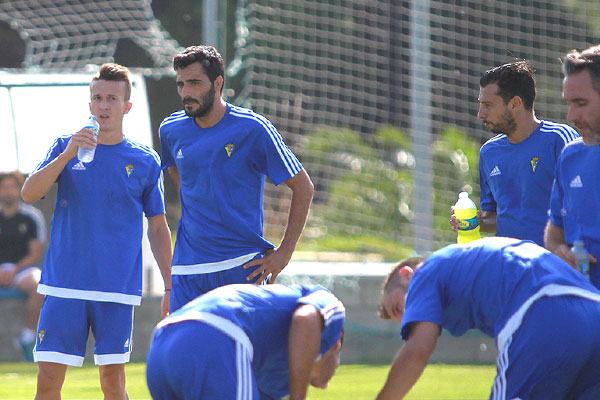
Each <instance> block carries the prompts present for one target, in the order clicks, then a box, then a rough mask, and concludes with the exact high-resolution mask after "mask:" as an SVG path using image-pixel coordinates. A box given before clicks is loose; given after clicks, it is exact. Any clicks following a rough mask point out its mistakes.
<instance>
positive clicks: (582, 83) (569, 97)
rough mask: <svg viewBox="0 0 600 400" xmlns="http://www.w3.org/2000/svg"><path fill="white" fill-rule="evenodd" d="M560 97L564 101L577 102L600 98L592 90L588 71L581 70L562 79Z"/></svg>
mask: <svg viewBox="0 0 600 400" xmlns="http://www.w3.org/2000/svg"><path fill="white" fill-rule="evenodd" d="M562 96H563V99H565V100H566V101H577V100H583V99H594V98H596V97H600V94H599V93H598V92H597V91H596V90H595V89H594V85H593V82H592V78H591V76H590V73H589V71H587V70H583V71H581V72H578V73H576V74H571V75H568V76H566V77H565V78H564V79H563V93H562Z"/></svg>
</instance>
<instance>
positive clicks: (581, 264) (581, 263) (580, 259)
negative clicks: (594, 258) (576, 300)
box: [571, 240, 590, 279]
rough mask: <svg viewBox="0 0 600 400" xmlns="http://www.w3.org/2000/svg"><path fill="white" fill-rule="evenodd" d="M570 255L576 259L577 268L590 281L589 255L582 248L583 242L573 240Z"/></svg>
mask: <svg viewBox="0 0 600 400" xmlns="http://www.w3.org/2000/svg"><path fill="white" fill-rule="evenodd" d="M571 253H573V255H575V258H576V259H577V268H579V271H581V273H582V274H583V275H584V276H585V277H586V278H588V279H590V253H589V252H588V251H587V249H586V248H585V246H584V243H583V240H575V241H574V242H573V247H572V248H571Z"/></svg>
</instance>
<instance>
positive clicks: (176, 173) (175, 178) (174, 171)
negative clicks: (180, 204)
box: [167, 165, 180, 193]
mask: <svg viewBox="0 0 600 400" xmlns="http://www.w3.org/2000/svg"><path fill="white" fill-rule="evenodd" d="M167 171H169V176H170V177H171V179H173V182H174V183H175V187H176V188H177V193H179V189H180V179H179V170H178V169H177V166H175V165H171V166H170V167H169V168H167Z"/></svg>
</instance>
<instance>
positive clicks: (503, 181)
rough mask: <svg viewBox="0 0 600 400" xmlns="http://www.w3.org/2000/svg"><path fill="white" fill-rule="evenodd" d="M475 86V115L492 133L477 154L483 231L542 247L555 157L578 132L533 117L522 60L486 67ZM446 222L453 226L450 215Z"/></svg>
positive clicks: (530, 83) (531, 88)
mask: <svg viewBox="0 0 600 400" xmlns="http://www.w3.org/2000/svg"><path fill="white" fill-rule="evenodd" d="M479 85H480V90H479V112H478V114H477V116H478V117H479V118H481V119H482V120H483V123H484V124H485V126H486V128H488V129H489V130H490V131H492V132H493V133H495V134H496V136H494V137H493V138H491V139H490V140H488V141H487V142H486V143H485V144H484V145H483V146H482V147H481V151H480V153H479V185H480V189H481V195H480V203H481V211H482V212H481V214H479V216H478V219H479V224H480V227H481V231H482V232H491V233H495V234H496V236H507V237H513V238H517V239H527V240H532V241H534V242H535V243H537V244H539V245H540V246H543V245H544V226H545V225H546V221H547V219H548V205H549V203H550V191H551V189H552V182H553V180H554V169H555V166H556V161H557V160H558V156H559V154H560V152H561V151H562V149H563V147H564V146H565V145H566V144H567V143H569V142H570V141H572V140H573V139H575V138H576V137H577V132H575V130H573V128H571V127H570V126H568V125H562V124H557V123H555V122H550V121H540V120H539V119H537V118H536V116H535V111H534V107H533V103H534V100H535V80H534V77H533V72H532V71H531V68H530V67H529V65H528V63H527V62H526V61H519V62H514V63H510V64H505V65H501V66H499V67H495V68H492V69H490V70H488V71H485V72H484V73H483V75H482V76H481V79H480V80H479ZM450 225H451V226H452V229H453V230H454V231H456V230H457V228H458V224H457V220H456V217H455V216H454V215H452V216H451V218H450Z"/></svg>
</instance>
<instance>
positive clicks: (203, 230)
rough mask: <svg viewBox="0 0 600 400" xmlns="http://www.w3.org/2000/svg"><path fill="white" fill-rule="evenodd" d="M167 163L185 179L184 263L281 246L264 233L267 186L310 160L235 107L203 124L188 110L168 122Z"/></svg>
mask: <svg viewBox="0 0 600 400" xmlns="http://www.w3.org/2000/svg"><path fill="white" fill-rule="evenodd" d="M160 140H161V145H162V168H163V169H165V168H168V167H170V166H171V165H175V166H176V167H177V170H178V171H179V176H180V184H181V185H180V187H181V188H180V198H181V220H180V221H179V225H178V227H177V241H176V243H175V250H174V255H173V266H174V271H173V273H175V274H176V273H178V272H177V267H178V266H192V265H197V264H205V263H212V262H219V261H224V260H230V259H233V258H237V257H240V256H244V255H248V254H251V253H259V252H263V251H265V250H266V249H270V248H273V247H274V246H273V245H272V244H271V243H270V242H268V241H267V240H266V239H265V238H264V237H263V189H264V183H265V177H266V176H268V177H269V178H270V179H271V181H272V182H273V183H274V184H275V185H279V184H280V183H282V182H285V181H286V180H288V179H289V178H291V177H293V176H295V175H296V174H297V173H298V172H299V171H300V170H301V169H302V164H300V162H299V161H298V159H297V158H296V156H294V154H293V153H292V152H291V151H290V149H289V148H288V147H287V146H286V145H285V143H284V142H283V139H282V137H281V136H280V135H279V133H278V132H277V130H276V129H275V127H274V126H273V125H272V124H271V122H269V121H268V120H267V119H266V118H264V117H262V116H260V115H258V114H256V113H254V112H252V111H250V110H247V109H244V108H240V107H236V106H233V105H231V104H227V111H226V113H225V115H224V117H223V118H222V119H221V121H219V122H218V123H217V124H216V125H214V126H212V127H210V128H200V127H199V126H197V125H196V123H195V122H194V118H192V117H188V116H187V115H186V114H185V112H184V111H178V112H176V113H174V114H171V115H170V116H169V117H167V118H166V119H165V120H164V121H163V122H162V124H161V126H160Z"/></svg>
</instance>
